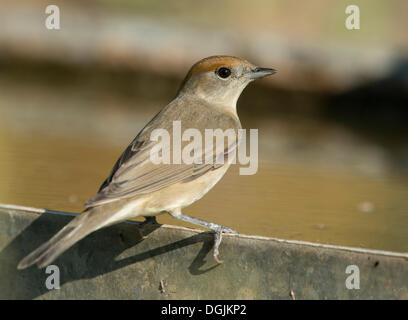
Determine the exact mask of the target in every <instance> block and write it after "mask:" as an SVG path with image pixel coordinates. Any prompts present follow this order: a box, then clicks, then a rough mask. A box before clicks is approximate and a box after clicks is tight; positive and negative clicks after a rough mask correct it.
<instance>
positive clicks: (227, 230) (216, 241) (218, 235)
mask: <svg viewBox="0 0 408 320" xmlns="http://www.w3.org/2000/svg"><path fill="white" fill-rule="evenodd" d="M223 232H224V233H235V234H236V233H238V232H236V231H235V230H233V229H231V228H228V227H223V226H220V227H219V228H217V230H215V238H214V254H213V257H214V260H215V261H216V262H217V263H218V264H221V263H223V261H222V260H220V259H218V255H219V254H220V252H219V250H218V248H219V246H220V244H221V241H222V233H223Z"/></svg>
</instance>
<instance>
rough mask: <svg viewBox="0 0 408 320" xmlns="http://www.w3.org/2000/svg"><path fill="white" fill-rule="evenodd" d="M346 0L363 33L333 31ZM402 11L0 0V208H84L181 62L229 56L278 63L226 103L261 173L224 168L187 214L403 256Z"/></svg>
mask: <svg viewBox="0 0 408 320" xmlns="http://www.w3.org/2000/svg"><path fill="white" fill-rule="evenodd" d="M49 4H55V5H57V6H58V7H59V9H60V15H61V20H60V22H61V29H60V30H48V29H47V28H46V27H45V19H46V17H47V15H46V14H45V8H46V6H47V5H49ZM350 4H354V5H358V6H359V8H360V16H361V22H360V26H361V29H360V30H348V29H346V27H345V20H346V18H347V15H346V13H345V9H346V7H347V6H348V5H350ZM407 13H408V2H407V1H404V0H390V1H385V0H384V1H375V2H374V1H369V0H365V1H362V0H353V1H352V2H350V1H335V2H334V1H330V2H329V1H325V0H312V1H307V2H306V1H304V2H301V1H295V0H285V1H283V0H252V1H233V0H227V1H216V0H207V1H201V2H198V1H188V0H182V1H157V0H156V1H154V0H149V1H147V0H116V1H114V0H92V1H91V0H81V1H79V0H78V1H72V0H71V1H57V0H53V1H51V2H49V1H33V0H30V1H26V0H19V1H14V2H10V1H4V0H0V202H2V203H9V204H18V205H25V206H32V207H40V208H47V209H52V210H62V211H70V212H80V211H82V210H83V203H84V202H85V201H86V200H87V199H88V198H90V197H91V196H93V195H94V194H95V193H96V192H97V190H98V188H99V186H100V184H101V183H102V182H103V180H104V179H105V178H106V176H107V175H108V174H109V173H110V170H111V168H112V167H113V165H114V163H115V161H116V159H117V158H118V157H119V156H120V154H121V152H122V151H123V150H124V149H125V147H126V146H127V145H128V144H129V143H130V141H131V140H132V139H133V137H134V136H135V135H136V134H137V133H138V132H139V130H140V129H141V128H142V127H143V125H144V124H145V123H146V122H147V121H148V120H150V119H151V118H152V117H153V116H154V115H155V114H156V113H157V112H158V111H159V110H160V109H161V108H162V107H163V106H165V105H166V104H167V103H168V102H169V101H170V100H171V99H172V98H173V97H174V95H175V93H176V91H177V89H178V86H179V84H180V82H181V80H182V78H183V77H184V75H185V74H186V72H187V71H188V69H189V67H190V66H191V65H192V64H193V63H194V62H196V61H198V60H200V59H201V58H204V57H206V56H209V55H214V54H228V55H235V56H239V57H242V58H245V59H247V60H249V61H251V62H252V63H254V64H256V65H259V66H263V67H272V68H275V69H277V70H278V73H277V74H276V75H275V76H273V77H271V78H268V79H263V80H261V81H258V82H256V83H253V84H251V85H250V86H249V87H248V88H247V89H246V90H245V91H244V93H243V95H242V96H241V98H240V100H239V101H238V114H239V115H240V117H241V122H242V125H243V127H244V128H247V129H249V128H257V129H259V154H260V155H259V156H260V159H259V160H260V163H259V170H258V173H257V174H256V175H252V176H240V175H239V174H238V166H237V165H235V166H234V167H233V168H231V169H230V170H229V171H228V173H227V174H226V176H225V177H224V178H223V179H222V180H221V181H220V182H219V183H218V184H217V185H216V187H215V188H214V189H212V190H211V191H210V192H209V193H208V194H207V195H206V196H205V197H204V198H203V199H201V200H200V201H198V202H196V203H195V204H193V205H192V206H190V207H188V208H187V209H185V213H187V214H189V215H193V216H195V217H199V218H202V219H205V220H209V221H212V222H216V223H219V224H222V225H227V226H229V227H231V228H233V229H236V230H238V231H239V232H240V233H244V234H255V235H263V236H271V237H279V238H285V239H297V240H307V241H313V242H322V243H330V244H338V245H348V246H357V247H365V248H373V249H383V250H392V251H405V252H406V251H408V232H407V230H408V179H407V178H408V139H407V138H408V126H407V122H408V116H407V112H406V109H407V107H408V33H407V32H406V31H407V30H408V19H407ZM158 221H159V222H160V223H168V224H182V223H181V222H179V221H176V220H175V219H172V218H170V217H168V216H167V215H163V216H160V217H159V218H158ZM182 225H184V226H189V227H191V225H188V224H182Z"/></svg>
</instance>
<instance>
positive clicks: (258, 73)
mask: <svg viewBox="0 0 408 320" xmlns="http://www.w3.org/2000/svg"><path fill="white" fill-rule="evenodd" d="M274 73H276V70H275V69H271V68H260V67H256V68H255V69H254V70H252V71H251V72H248V73H247V74H246V75H247V77H249V78H251V79H254V80H255V79H260V78H263V77H267V76H270V75H272V74H274Z"/></svg>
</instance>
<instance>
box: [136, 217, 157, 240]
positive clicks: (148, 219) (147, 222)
mask: <svg viewBox="0 0 408 320" xmlns="http://www.w3.org/2000/svg"><path fill="white" fill-rule="evenodd" d="M145 219H146V220H145V221H143V222H142V223H141V224H140V225H139V228H138V229H137V230H138V232H139V236H140V238H142V239H143V240H144V239H147V237H148V236H147V235H146V236H145V235H144V234H143V231H144V228H145V227H146V226H151V225H158V224H159V223H158V222H157V220H156V217H145Z"/></svg>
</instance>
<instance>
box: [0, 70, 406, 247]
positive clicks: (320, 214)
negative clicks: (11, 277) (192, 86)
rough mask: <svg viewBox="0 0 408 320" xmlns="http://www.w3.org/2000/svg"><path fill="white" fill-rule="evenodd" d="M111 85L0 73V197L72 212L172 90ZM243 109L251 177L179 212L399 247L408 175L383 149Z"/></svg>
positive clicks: (223, 185) (309, 236)
mask: <svg viewBox="0 0 408 320" xmlns="http://www.w3.org/2000/svg"><path fill="white" fill-rule="evenodd" d="M112 86H113V85H111V84H110V82H107V84H104V85H101V84H100V83H99V82H97V83H96V84H95V83H92V82H91V81H89V79H88V80H84V81H81V80H78V81H76V82H69V83H67V84H63V85H55V84H50V83H47V82H44V81H42V82H41V81H40V82H37V81H30V79H29V80H25V81H24V80H22V78H19V77H18V78H17V79H16V80H10V77H7V78H6V77H1V78H0V90H1V91H0V177H1V179H0V202H2V203H10V204H19V205H26V206H33V207H40V208H47V209H52V210H62V211H70V212H80V211H82V210H83V206H82V204H83V203H84V202H85V201H86V200H87V199H88V198H90V197H91V196H92V195H94V194H95V192H96V191H97V189H98V188H99V186H100V184H101V183H102V181H103V180H104V179H105V178H106V176H107V175H108V174H109V172H110V170H111V168H112V166H113V164H114V162H115V161H116V159H117V157H118V156H119V155H120V154H121V152H122V151H123V150H124V148H125V147H126V146H127V144H128V143H129V142H130V141H131V140H132V139H133V137H134V136H135V135H136V134H137V133H138V131H139V130H140V129H141V128H142V126H143V125H144V124H145V123H146V122H147V121H148V120H149V119H150V118H151V117H152V116H153V115H154V114H155V113H156V112H157V111H158V110H159V109H160V107H161V106H164V105H165V104H166V101H169V99H170V98H171V92H173V89H174V88H173V87H171V89H168V88H167V89H166V90H165V91H164V92H165V94H163V95H162V96H160V95H159V96H160V97H159V98H157V99H152V98H151V97H148V98H146V99H144V98H143V97H142V98H140V97H138V95H137V92H136V93H134V94H128V93H126V94H124V93H123V92H118V90H116V89H115V87H114V86H113V87H112ZM248 90H250V89H248ZM174 91H175V90H174ZM173 94H174V92H173ZM244 94H245V93H244ZM244 101H247V100H244ZM261 104H262V103H261ZM248 110H250V108H249V106H248V105H247V102H246V105H244V104H239V113H240V114H242V115H243V116H242V117H241V120H242V124H243V127H245V128H258V129H259V151H260V163H259V170H258V173H257V174H256V175H253V176H240V175H239V174H238V167H237V166H234V167H232V168H231V169H230V170H229V171H228V172H227V174H226V176H225V177H224V178H223V179H222V180H221V181H220V182H219V183H218V184H217V185H216V187H215V188H214V189H212V190H211V191H210V192H209V193H208V194H207V195H206V196H205V197H204V198H203V199H201V200H200V201H198V202H196V203H195V204H193V205H192V206H190V207H188V208H186V209H185V213H186V214H189V215H192V216H195V217H198V218H202V219H205V220H208V221H212V222H216V223H219V224H222V225H226V226H229V227H231V228H233V229H235V230H238V231H239V232H240V233H244V234H254V235H263V236H271V237H279V238H286V239H297V240H307V241H313V242H322V243H330V244H338V245H348V246H358V247H366V248H373V249H383V250H392V251H401V252H407V251H408V233H407V230H408V179H407V176H406V175H405V174H402V173H401V172H399V171H398V169H396V167H395V165H394V159H392V157H391V155H389V154H388V152H387V150H384V149H383V148H382V147H381V146H379V145H377V144H376V143H375V142H373V141H372V140H368V139H366V138H362V137H360V136H358V135H357V134H355V133H353V132H351V131H350V130H348V129H347V128H344V127H343V126H341V125H334V124H329V123H326V122H324V121H321V120H317V119H316V118H314V117H312V116H309V117H304V116H302V117H300V116H299V117H295V116H288V115H286V116H282V115H281V116H279V117H277V116H275V115H274V114H273V112H271V114H270V115H268V116H264V115H263V116H256V112H251V111H249V112H248ZM399 166H401V163H398V166H397V168H398V167H399ZM158 220H159V222H161V223H167V224H177V225H183V226H189V227H191V225H189V224H185V223H182V222H179V221H178V220H175V219H173V218H171V217H169V216H168V215H162V216H160V217H159V218H158ZM193 227H194V226H193Z"/></svg>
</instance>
